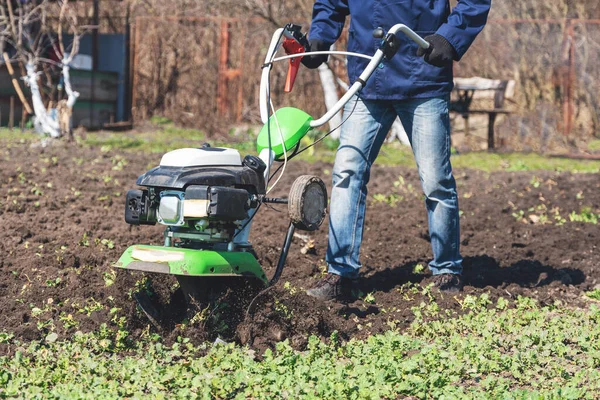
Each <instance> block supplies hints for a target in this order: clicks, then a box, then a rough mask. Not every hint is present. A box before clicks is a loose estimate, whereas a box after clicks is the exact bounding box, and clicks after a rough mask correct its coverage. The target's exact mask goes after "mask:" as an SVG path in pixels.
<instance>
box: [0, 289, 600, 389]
mask: <svg viewBox="0 0 600 400" xmlns="http://www.w3.org/2000/svg"><path fill="white" fill-rule="evenodd" d="M462 308H463V312H462V315H459V314H458V313H457V312H456V311H455V312H450V311H441V310H440V308H439V307H438V306H437V304H436V302H435V301H430V302H423V303H421V304H420V305H418V306H415V307H414V308H413V313H414V314H415V320H414V322H413V323H412V324H411V325H410V327H409V328H408V329H406V330H403V331H398V330H394V329H391V330H389V331H387V332H386V333H384V334H379V335H373V336H370V337H369V338H367V339H366V340H350V341H348V342H342V341H341V340H340V338H339V336H338V334H337V332H334V333H333V334H332V335H331V337H330V338H329V339H328V340H326V341H321V340H320V339H319V338H317V337H314V336H313V337H311V338H310V339H309V341H308V346H307V349H306V350H305V351H301V352H299V351H296V350H294V349H293V348H291V347H290V345H289V343H288V342H287V341H283V342H280V343H278V344H277V346H276V350H275V351H271V350H267V351H266V352H265V353H264V354H263V355H262V356H261V357H257V356H256V354H255V353H254V352H253V351H252V350H249V349H248V348H245V347H238V346H236V345H232V344H220V345H214V346H212V347H210V346H207V345H203V346H195V345H192V344H191V343H189V342H188V341H187V340H180V341H179V342H178V343H175V344H173V345H171V346H165V345H163V344H161V342H160V340H159V338H158V337H152V336H149V337H147V338H146V339H144V340H141V341H131V342H128V338H127V336H123V335H121V336H120V337H117V336H116V335H115V334H114V333H113V332H110V331H106V330H105V331H103V332H101V333H96V334H82V333H77V334H75V335H74V336H73V338H72V339H71V340H69V341H53V338H52V337H49V338H46V340H45V341H40V342H37V341H36V342H31V343H21V342H20V341H19V340H14V339H13V338H11V336H10V334H4V335H1V336H0V338H2V339H1V340H2V343H3V346H5V347H6V346H8V347H10V348H11V349H12V350H13V353H14V354H13V355H11V356H3V357H0V397H2V398H5V397H12V396H18V397H22V398H90V399H92V398H94V399H104V398H117V397H118V398H135V399H141V398H192V397H193V398H205V399H210V398H238V399H246V398H256V399H261V398H264V399H270V398H298V399H299V398H306V399H315V398H319V399H340V398H344V399H381V398H396V397H399V396H400V397H404V396H407V397H411V398H446V399H453V398H461V399H464V398H473V399H482V398H504V399H525V398H526V399H546V398H548V399H582V398H589V399H593V398H597V397H596V396H597V394H598V393H599V391H600V323H599V322H600V308H599V307H598V304H597V303H592V304H591V305H590V306H589V307H586V308H582V309H570V308H569V307H565V305H564V304H562V303H561V302H560V301H557V302H556V304H554V305H550V306H544V307H541V306H540V305H539V304H537V303H536V301H535V300H532V299H530V298H522V297H521V298H518V299H517V300H516V301H510V300H507V299H505V298H499V299H498V300H497V301H496V302H495V303H492V302H491V301H490V299H489V297H488V296H487V295H485V294H484V295H482V296H479V297H475V296H467V297H466V298H465V299H464V300H463V301H462Z"/></svg>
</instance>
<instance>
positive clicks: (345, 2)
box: [302, 0, 491, 300]
mask: <svg viewBox="0 0 600 400" xmlns="http://www.w3.org/2000/svg"><path fill="white" fill-rule="evenodd" d="M490 2H491V0H458V4H457V5H456V6H455V7H454V9H452V10H451V8H450V4H449V0H396V1H391V0H379V1H378V0H317V1H316V2H315V5H314V8H313V16H312V24H311V28H310V32H309V35H308V37H309V42H310V45H311V50H312V51H319V50H327V49H329V48H330V46H331V45H332V44H333V43H334V42H335V41H336V40H337V39H338V37H339V36H340V34H341V32H342V28H343V26H344V22H345V19H346V16H348V15H350V16H351V23H350V28H349V38H348V51H352V52H358V53H363V54H369V55H370V54H373V53H374V52H375V51H376V50H377V48H378V47H379V45H380V43H381V39H376V38H374V37H373V35H372V33H373V30H374V29H375V28H378V27H381V28H383V29H384V31H386V32H387V31H388V30H389V29H390V28H391V27H392V26H393V25H395V24H398V23H402V24H405V25H407V26H408V27H409V28H411V29H413V30H414V31H416V32H417V33H418V34H420V35H421V36H423V37H424V38H425V40H427V42H429V44H430V45H431V46H430V48H429V49H427V50H425V51H424V50H422V49H420V48H418V46H417V45H416V44H415V43H414V42H412V41H411V40H410V39H408V38H407V37H405V36H403V35H402V34H401V33H399V34H398V37H399V39H400V41H401V45H400V48H399V50H398V52H397V54H396V55H395V56H394V57H393V59H392V60H390V61H388V62H386V63H384V64H383V66H382V67H381V68H378V69H377V70H376V71H375V72H374V74H373V76H371V79H370V80H369V81H368V82H367V85H366V86H365V87H364V89H363V90H362V91H361V92H360V94H359V95H358V96H357V98H356V99H353V100H351V101H350V102H349V103H348V104H347V105H346V108H345V110H344V113H345V114H346V115H350V116H349V117H348V118H349V119H348V121H346V123H345V124H344V125H343V126H342V130H341V134H340V146H339V148H338V151H337V154H336V158H335V163H334V167H333V174H332V175H333V189H332V192H331V205H330V216H329V239H328V240H329V243H328V248H327V256H326V262H327V264H328V274H327V275H326V276H325V277H324V278H323V279H321V280H320V281H319V282H318V283H317V284H316V285H315V286H314V287H313V288H311V289H309V290H308V291H307V293H308V294H309V295H310V296H313V297H316V298H318V299H321V300H331V299H335V298H339V297H345V296H347V295H349V294H350V291H351V288H352V287H353V285H354V283H355V282H356V280H357V278H358V271H359V269H360V266H361V264H360V260H359V254H360V246H361V242H362V235H363V226H364V219H365V208H366V199H367V183H368V181H369V176H370V169H371V165H372V164H373V162H374V161H375V158H376V157H377V154H378V153H379V150H380V148H381V145H382V144H383V141H384V139H385V136H386V135H387V133H388V131H389V130H390V127H391V125H392V123H393V122H394V120H395V118H396V116H398V117H400V120H401V121H402V124H403V125H404V128H405V130H406V132H407V134H408V138H409V140H410V143H411V146H412V150H413V153H414V156H415V160H416V162H417V168H418V171H419V177H420V179H421V184H422V188H423V191H424V193H425V197H426V199H425V204H426V208H427V214H428V221H429V234H430V237H431V246H432V249H433V260H432V261H431V262H430V263H429V268H430V270H431V272H432V274H433V281H434V284H435V286H436V287H437V288H438V289H439V290H442V291H450V292H454V291H459V290H462V286H463V281H462V277H461V274H462V258H461V255H460V251H459V236H460V233H459V213H458V196H457V192H456V183H455V180H454V177H453V175H452V167H451V164H450V122H449V117H448V102H449V98H450V92H451V90H452V86H453V83H452V63H453V61H455V60H456V61H458V60H460V59H461V57H462V56H463V55H464V54H465V52H466V51H467V49H468V48H469V46H470V45H471V43H472V42H473V40H474V39H475V37H476V36H477V34H478V33H479V32H480V31H481V30H482V29H483V27H484V25H485V23H486V21H487V15H488V12H489V9H490ZM326 60H327V57H326V56H321V55H313V56H305V57H304V58H303V59H302V63H303V64H304V65H305V66H307V67H308V68H317V67H318V66H319V65H321V64H322V63H323V62H325V61H326ZM367 63H368V60H365V59H362V58H357V57H350V58H349V60H348V75H349V78H350V81H351V82H354V81H355V80H356V78H357V77H358V76H359V75H360V73H361V72H362V71H363V70H364V68H365V66H366V64H367ZM389 240H391V241H393V238H389Z"/></svg>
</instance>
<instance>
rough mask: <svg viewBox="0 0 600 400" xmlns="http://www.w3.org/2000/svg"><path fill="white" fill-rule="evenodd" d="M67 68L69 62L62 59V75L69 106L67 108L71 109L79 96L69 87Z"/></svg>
mask: <svg viewBox="0 0 600 400" xmlns="http://www.w3.org/2000/svg"><path fill="white" fill-rule="evenodd" d="M69 70H70V67H69V62H67V61H66V60H63V67H62V75H63V80H64V83H65V92H66V93H67V107H69V109H73V106H74V105H75V103H76V102H77V98H78V97H79V92H76V91H74V90H73V88H72V87H71V75H70V73H69Z"/></svg>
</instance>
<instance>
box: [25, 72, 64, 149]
mask: <svg viewBox="0 0 600 400" xmlns="http://www.w3.org/2000/svg"><path fill="white" fill-rule="evenodd" d="M26 69H27V76H26V77H25V81H26V82H27V84H28V85H29V88H30V89H31V99H32V102H33V112H34V113H35V119H36V121H35V125H37V127H38V129H39V130H41V133H46V134H48V135H50V136H52V137H54V138H57V137H60V130H59V127H58V121H56V120H53V119H52V118H50V116H49V115H48V112H47V111H46V107H44V102H43V101H42V95H41V94H40V88H39V86H38V83H37V76H38V74H37V71H36V67H35V65H34V64H32V63H31V62H28V63H27V65H26Z"/></svg>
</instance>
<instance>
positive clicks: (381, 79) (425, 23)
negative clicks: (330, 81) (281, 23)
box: [308, 0, 491, 100]
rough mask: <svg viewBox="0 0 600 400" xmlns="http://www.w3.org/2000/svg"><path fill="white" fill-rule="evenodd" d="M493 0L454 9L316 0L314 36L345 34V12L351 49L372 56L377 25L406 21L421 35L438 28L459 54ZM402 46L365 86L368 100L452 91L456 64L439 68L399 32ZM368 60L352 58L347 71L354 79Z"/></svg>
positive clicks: (418, 0)
mask: <svg viewBox="0 0 600 400" xmlns="http://www.w3.org/2000/svg"><path fill="white" fill-rule="evenodd" d="M490 3H491V0H458V4H457V5H456V7H454V9H452V10H451V9H450V4H449V0H317V1H316V2H315V5H314V8H313V16H312V24H311V28H310V32H309V35H308V36H309V38H310V39H320V40H322V41H323V42H325V43H327V44H329V45H331V44H333V43H334V42H335V41H336V40H337V39H338V38H339V36H340V34H341V32H342V28H343V27H344V22H345V19H346V16H348V15H350V16H351V21H350V28H349V37H348V51H352V52H357V53H363V54H368V55H372V54H374V53H375V51H376V50H377V48H378V47H379V44H380V43H381V39H374V38H373V30H374V29H375V28H377V27H382V28H383V29H384V30H385V31H386V32H387V31H388V30H389V29H390V28H391V27H392V26H393V25H395V24H397V23H402V24H405V25H407V26H408V27H409V28H411V29H412V30H414V31H416V32H417V33H418V34H419V35H421V36H423V37H424V36H427V35H431V34H433V33H437V34H439V35H442V36H443V37H445V38H446V39H447V40H448V41H449V42H450V44H452V46H454V49H455V50H456V52H457V54H458V57H459V59H460V58H461V57H462V56H463V55H464V54H465V52H466V51H467V49H468V48H469V46H470V45H471V43H473V40H474V39H475V37H476V36H477V34H478V33H479V32H480V31H481V30H482V29H483V27H484V25H485V23H486V21H487V15H488V12H489V9H490ZM398 36H399V38H400V41H401V45H400V49H399V50H398V53H396V55H395V56H394V58H393V59H392V60H391V61H388V62H384V64H383V67H382V68H379V69H377V70H376V71H375V73H374V74H373V76H371V79H370V80H369V81H368V82H367V85H366V86H365V88H364V89H363V90H362V95H361V97H363V98H365V99H374V100H377V99H381V100H383V99H390V100H402V99H407V98H415V97H421V98H424V97H434V96H441V95H445V94H447V93H450V91H451V90H452V87H453V86H452V85H453V83H452V65H450V66H447V67H442V68H439V67H435V66H433V65H430V64H428V63H426V62H425V61H424V60H423V57H417V54H416V53H417V45H416V43H414V42H413V41H412V40H410V39H408V38H407V37H406V36H405V35H404V34H402V33H398ZM368 62H369V61H368V60H366V59H363V58H357V57H349V58H348V76H349V78H350V82H351V83H353V82H354V81H355V80H356V78H358V76H359V75H360V74H361V72H362V71H363V70H364V68H365V66H366V65H367V64H368Z"/></svg>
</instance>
